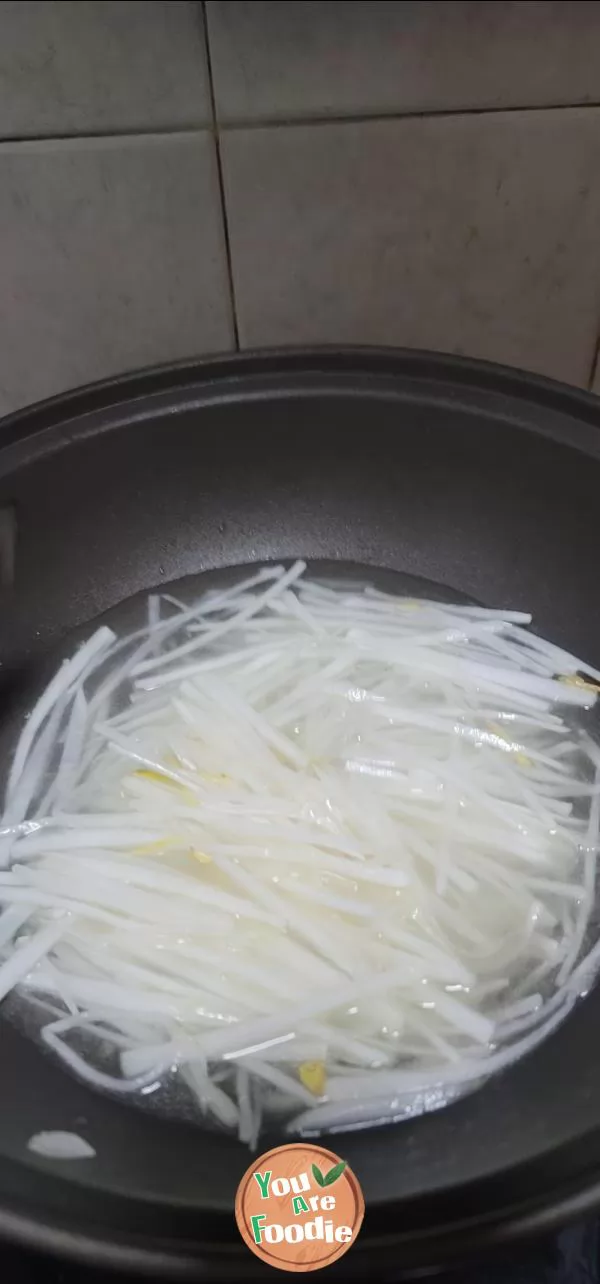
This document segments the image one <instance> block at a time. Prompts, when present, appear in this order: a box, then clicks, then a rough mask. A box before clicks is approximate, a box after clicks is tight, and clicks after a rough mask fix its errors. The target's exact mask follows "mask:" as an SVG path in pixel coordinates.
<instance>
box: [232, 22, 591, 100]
mask: <svg viewBox="0 0 600 1284" xmlns="http://www.w3.org/2000/svg"><path fill="white" fill-rule="evenodd" d="M207 8H208V21H209V35H210V45H211V61H212V66H213V74H214V78H215V91H216V99H217V106H218V110H219V114H220V117H221V119H222V120H224V121H234V122H237V123H244V122H247V121H248V122H249V121H257V120H261V121H268V120H282V119H289V118H296V117H311V116H344V115H351V116H357V115H363V114H385V113H390V112H392V113H393V112H421V111H433V110H435V111H448V110H452V111H455V110H457V109H462V108H486V107H495V108H502V107H527V106H534V107H535V106H552V105H557V104H560V103H585V102H599V101H600V5H598V4H590V3H589V0H558V2H556V0H555V2H553V0H539V3H528V2H526V3H524V2H523V0H514V2H512V3H511V2H506V0H502V3H500V2H499V0H494V3H493V4H491V3H489V4H483V3H482V2H481V0H471V2H470V3H464V2H461V3H457V2H456V0H428V2H427V3H422V0H421V2H419V0H286V3H285V4H283V3H281V0H209V3H208V6H207Z"/></svg>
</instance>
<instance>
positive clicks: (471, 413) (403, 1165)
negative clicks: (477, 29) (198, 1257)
mask: <svg viewBox="0 0 600 1284" xmlns="http://www.w3.org/2000/svg"><path fill="white" fill-rule="evenodd" d="M384 374H385V377H383V375H384ZM173 379H174V384H175V386H177V376H176V375H174V376H173ZM513 392H514V390H511V389H510V388H509V389H508V391H507V394H506V395H505V396H504V397H500V396H494V395H492V394H490V392H489V391H487V390H485V389H483V390H481V393H480V394H479V393H478V391H477V388H475V389H474V388H473V387H472V386H471V387H469V388H468V389H466V390H465V391H464V392H463V390H462V389H461V385H460V381H458V383H457V384H456V385H455V386H453V387H452V389H451V390H450V392H449V390H448V385H447V382H446V381H445V379H442V378H440V379H439V380H438V381H437V382H436V380H435V379H429V380H428V381H424V380H419V379H414V378H412V377H411V376H410V375H406V376H404V375H403V374H402V370H399V372H397V376H396V377H395V378H393V379H391V378H389V372H388V371H387V370H385V371H380V370H378V369H375V370H374V371H373V370H366V371H365V372H364V377H363V378H362V380H361V379H359V378H357V376H356V371H355V370H353V368H352V365H351V364H350V366H349V368H348V371H347V377H346V379H345V380H344V378H342V377H341V376H340V374H339V371H338V370H336V371H335V373H334V374H332V375H331V377H329V376H328V375H327V371H326V369H325V370H324V369H323V368H322V365H321V366H320V367H319V369H318V370H316V371H315V372H314V373H311V371H310V369H309V370H307V371H305V372H304V373H303V374H302V375H300V374H299V373H298V372H297V371H295V370H294V369H291V370H289V371H288V372H287V375H286V377H285V378H284V379H283V380H282V381H281V382H280V384H279V385H277V384H273V383H272V382H269V380H266V381H265V380H262V379H258V380H257V379H256V378H255V377H254V376H253V375H252V373H246V374H244V372H243V371H242V374H241V376H238V377H237V378H235V379H233V380H229V381H228V380H224V382H223V383H222V384H221V385H219V384H217V385H214V384H212V383H210V381H209V382H208V384H207V385H206V386H205V385H204V384H203V382H202V380H200V382H199V385H198V386H193V387H192V388H191V389H187V390H184V391H183V392H180V393H179V394H177V395H176V396H175V395H174V399H173V400H172V401H171V402H169V399H168V397H167V398H166V401H167V404H165V405H164V407H163V408H161V406H162V403H163V402H164V401H165V394H164V392H161V393H160V395H159V394H158V393H157V394H156V395H151V396H149V397H148V398H147V400H146V401H142V402H140V401H139V400H131V402H130V404H125V405H121V407H120V408H116V409H114V410H101V411H99V412H97V413H96V414H92V413H90V406H89V405H88V408H87V412H85V413H84V411H85V407H86V405H87V403H86V402H85V400H84V401H83V402H82V404H81V407H78V406H77V403H75V410H81V413H75V414H73V411H71V415H72V418H71V420H70V422H69V425H68V432H66V433H65V432H64V431H63V429H62V427H61V426H60V425H58V426H55V427H49V428H48V429H47V431H46V432H45V433H42V434H41V435H36V436H31V437H27V436H25V437H24V438H23V440H22V442H21V443H20V445H17V446H16V447H11V448H10V449H8V448H7V449H5V450H4V451H2V450H1V449H0V470H2V469H3V470H4V471H3V472H2V473H1V475H0V507H4V508H6V509H7V510H10V511H11V512H12V513H14V515H15V526H16V561H15V568H16V573H15V578H14V583H13V584H12V585H10V586H7V587H5V588H4V590H3V592H2V598H3V600H2V603H1V607H2V609H1V620H0V648H1V654H2V657H3V659H4V665H3V669H2V674H3V678H2V681H3V684H4V685H3V687H1V688H0V692H1V697H2V700H3V706H4V718H5V725H6V726H8V725H9V724H8V718H9V713H10V708H11V701H15V700H16V704H14V705H13V708H17V707H19V705H20V704H21V702H22V701H23V699H26V698H27V692H30V691H31V690H32V682H33V681H34V677H36V678H37V675H38V673H39V672H40V670H39V664H40V662H41V661H43V659H44V656H47V654H48V651H49V650H51V649H52V648H53V647H55V646H59V644H60V642H61V640H62V639H64V636H65V634H66V633H68V632H69V631H71V630H73V629H77V627H78V626H81V625H86V624H87V623H88V622H89V621H91V620H93V619H95V618H96V617H97V616H98V615H99V614H101V613H102V612H104V611H106V610H108V609H109V608H111V607H113V606H115V605H116V604H117V603H119V602H123V601H125V600H126V599H129V598H130V597H131V596H132V595H134V594H137V593H139V592H142V591H144V590H147V589H150V588H152V587H154V586H157V585H164V584H167V583H169V582H170V581H173V580H177V579H179V578H181V577H182V576H187V575H192V574H196V573H197V572H199V571H202V570H206V569H210V568H223V567H226V566H237V565H239V564H247V563H249V562H257V561H258V562H264V561H270V560H273V559H277V560H280V559H283V558H294V557H296V556H302V557H305V558H307V559H309V560H310V561H311V562H323V561H324V562H326V563H340V562H342V563H353V564H358V565H359V567H360V568H365V567H366V568H379V569H380V570H382V569H383V570H387V571H395V572H400V573H402V575H408V576H410V577H417V579H419V580H424V581H429V582H431V581H433V585H434V586H435V587H433V588H431V590H430V592H431V595H432V596H441V594H442V592H443V591H447V593H448V595H449V596H450V598H451V599H456V598H459V599H460V598H461V597H463V596H466V597H468V598H474V599H477V600H478V601H480V602H482V603H483V604H485V605H489V606H506V607H514V608H523V609H528V610H531V611H532V612H533V615H534V620H535V625H536V627H537V629H538V630H539V632H540V633H541V634H543V635H545V636H547V637H548V638H550V639H552V640H553V641H556V642H557V643H559V644H561V645H563V646H566V647H567V648H568V649H569V650H571V651H572V652H573V653H575V654H578V655H581V656H582V657H584V658H586V659H587V660H588V661H589V662H590V663H592V664H594V665H599V664H600V593H599V592H598V591H597V589H596V585H595V572H596V568H597V566H598V564H599V554H600V522H599V521H598V516H597V510H598V494H599V493H600V456H599V454H598V453H596V454H594V453H593V452H592V453H588V452H586V450H585V449H583V448H582V441H581V439H580V437H578V432H579V427H578V421H577V417H576V416H575V417H570V416H569V414H568V413H567V412H566V410H565V408H564V405H563V404H562V402H561V404H560V407H559V410H558V411H556V410H552V411H551V410H549V409H546V410H543V411H541V410H540V409H539V407H536V406H534V405H530V404H529V402H528V401H527V399H526V398H520V397H519V396H518V395H514V396H513ZM89 395H90V396H91V395H92V394H89ZM511 396H512V401H511ZM125 400H127V398H125ZM54 417H56V416H54ZM546 420H551V422H552V425H553V431H554V436H553V437H550V436H544V435H542V433H543V429H544V425H545V421H546ZM24 426H25V427H26V423H25V424H24ZM540 430H541V431H540ZM560 437H562V438H563V440H558V438H560ZM327 569H328V570H330V569H331V567H328V568H327ZM361 573H364V574H368V575H371V576H372V577H373V578H375V580H376V582H377V583H378V584H379V586H380V587H386V588H387V587H391V588H398V589H399V591H410V592H413V591H414V578H411V581H410V588H409V589H408V590H406V587H405V586H406V583H407V582H406V581H404V580H401V579H398V580H397V579H396V577H395V576H394V577H393V581H392V580H390V579H389V578H388V577H387V576H384V578H383V580H382V578H381V576H380V575H374V573H373V572H371V571H369V570H367V571H364V572H361ZM439 586H441V587H439ZM5 741H6V737H5ZM5 747H6V745H5ZM599 993H600V992H599V991H596V992H592V993H591V994H590V996H589V997H588V998H587V999H585V1000H584V1001H582V1002H581V1003H580V1004H579V1006H578V1007H577V1009H576V1011H575V1012H574V1013H573V1015H572V1016H571V1017H570V1018H569V1019H568V1020H567V1021H566V1022H565V1024H564V1026H563V1027H562V1028H561V1029H560V1030H559V1031H558V1033H557V1034H555V1035H554V1036H552V1037H551V1039H550V1040H549V1041H548V1042H547V1043H545V1044H544V1045H543V1046H542V1047H541V1048H539V1049H538V1050H537V1051H536V1052H535V1053H533V1054H532V1055H531V1056H530V1057H528V1058H526V1059H525V1060H524V1061H523V1062H522V1063H520V1064H519V1065H517V1066H516V1067H515V1068H514V1069H511V1070H510V1071H509V1072H507V1073H506V1074H504V1075H502V1076H499V1077H498V1078H497V1079H495V1080H493V1081H492V1082H490V1083H489V1084H488V1085H487V1086H486V1087H484V1088H483V1089H481V1090H480V1091H479V1092H477V1093H475V1094H474V1095H472V1096H470V1097H467V1098H466V1099H465V1100H463V1101H461V1102H459V1103H458V1104H456V1105H454V1106H451V1107H448V1108H447V1109H445V1110H443V1111H441V1112H439V1113H437V1114H433V1115H429V1116H426V1117H424V1118H421V1119H418V1120H415V1121H413V1122H406V1123H403V1124H401V1125H399V1126H397V1127H395V1128H392V1129H382V1130H370V1131H367V1132H361V1133H351V1134H345V1135H344V1137H343V1139H342V1138H340V1139H339V1141H338V1142H337V1143H336V1142H335V1141H333V1144H334V1146H335V1145H336V1144H337V1148H338V1149H339V1150H340V1153H342V1154H343V1156H344V1158H346V1159H347V1160H348V1161H349V1163H350V1164H351V1166H352V1167H353V1168H354V1169H355V1171H356V1173H357V1175H358V1177H359V1179H360V1181H361V1183H362V1187H363V1191H364V1194H365V1200H366V1205H367V1210H368V1211H367V1222H366V1225H365V1231H364V1232H363V1237H361V1238H364V1240H365V1243H366V1239H367V1238H368V1236H369V1235H370V1234H373V1233H376V1232H377V1231H378V1230H382V1231H383V1230H385V1231H386V1232H387V1231H388V1230H389V1229H390V1226H389V1218H388V1219H387V1221H386V1218H385V1205H386V1204H387V1205H389V1202H390V1201H394V1200H409V1201H410V1204H411V1212H410V1226H411V1228H412V1230H413V1231H416V1230H417V1229H418V1228H419V1226H425V1225H427V1224H428V1223H430V1222H431V1220H432V1218H434V1217H437V1218H438V1220H439V1217H440V1216H443V1217H444V1218H446V1220H447V1219H448V1218H451V1217H452V1216H453V1213H454V1212H458V1213H460V1212H461V1208H462V1214H461V1215H464V1214H465V1202H464V1201H465V1197H466V1196H465V1190H464V1187H465V1184H467V1185H469V1186H470V1194H469V1201H470V1202H469V1205H468V1207H469V1211H471V1210H476V1209H477V1208H478V1206H479V1204H481V1205H482V1208H485V1207H487V1206H488V1205H489V1204H490V1201H491V1203H492V1204H494V1203H495V1204H496V1205H497V1204H498V1202H499V1201H500V1202H503V1203H504V1204H507V1203H512V1202H514V1200H516V1199H517V1198H519V1197H520V1194H521V1193H523V1192H525V1191H528V1190H530V1191H533V1190H535V1191H536V1192H539V1193H540V1194H542V1193H543V1191H544V1190H547V1189H551V1188H552V1186H553V1184H556V1182H557V1181H558V1180H560V1182H564V1181H565V1180H567V1179H568V1178H569V1175H570V1174H575V1173H576V1172H579V1171H580V1170H581V1167H582V1154H585V1160H586V1163H587V1164H588V1165H591V1164H592V1163H593V1162H594V1160H595V1159H596V1158H597V1157H598V1156H600V1093H598V1091H597V1084H598V1075H599V1071H600V1033H599V1032H600V998H599ZM2 1038H3V1056H2V1058H0V1202H2V1201H6V1200H8V1201H9V1202H11V1203H13V1204H15V1205H16V1206H19V1207H21V1206H23V1204H26V1205H27V1207H28V1208H29V1209H31V1210H35V1209H37V1210H38V1212H39V1215H40V1216H44V1217H46V1218H48V1219H51V1220H54V1221H56V1222H58V1223H63V1222H64V1223H65V1224H66V1223H68V1222H70V1221H72V1219H73V1217H76V1218H77V1219H79V1220H80V1222H81V1224H82V1225H86V1226H93V1225H94V1224H95V1223H97V1222H98V1220H99V1219H100V1220H101V1221H102V1224H103V1226H104V1227H106V1226H108V1227H110V1231H111V1233H114V1234H115V1235H116V1234H117V1233H119V1229H121V1230H123V1231H125V1230H127V1231H129V1232H132V1231H136V1232H139V1233H141V1234H144V1235H152V1236H155V1237H156V1236H161V1237H166V1236H168V1237H170V1238H173V1237H175V1236H179V1237H182V1239H186V1240H188V1239H189V1240H192V1241H195V1242H198V1241H202V1240H204V1241H206V1240H211V1241H221V1240H228V1239H230V1238H231V1239H232V1240H234V1238H235V1232H234V1230H233V1225H232V1218H231V1209H232V1206H233V1200H234V1195H235V1189H236V1186H237V1183H238V1181H239V1178H240V1176H241V1174H242V1173H243V1171H244V1170H245V1168H246V1167H247V1164H248V1152H247V1151H246V1150H245V1149H244V1148H243V1147H242V1146H240V1145H239V1144H238V1143H237V1142H235V1141H233V1140H232V1139H230V1138H227V1137H225V1136H220V1135H217V1134H215V1133H210V1132H203V1131H200V1130H198V1129H195V1128H193V1127H186V1126H185V1125H183V1124H177V1123H169V1122H167V1121H165V1120H163V1119H157V1118H152V1117H150V1116H148V1115H146V1114H143V1113H141V1112H139V1111H138V1110H135V1109H131V1108H130V1107H127V1106H124V1105H121V1104H119V1103H115V1102H114V1101H109V1100H107V1099H106V1098H103V1097H101V1096H98V1095H96V1094H95V1093H93V1092H92V1091H91V1090H89V1089H87V1088H85V1087H84V1086H83V1085H81V1084H79V1083H77V1082H75V1081H74V1080H73V1079H72V1078H70V1077H67V1076H66V1075H65V1074H64V1072H62V1071H61V1070H60V1069H59V1068H58V1067H56V1066H55V1065H53V1064H51V1063H50V1062H49V1061H48V1060H47V1059H46V1058H45V1057H44V1055H43V1053H42V1052H41V1051H40V1050H39V1049H38V1048H37V1047H36V1046H34V1045H33V1044H32V1043H31V1042H29V1041H28V1040H27V1039H25V1038H23V1036H22V1035H20V1034H19V1033H18V1032H17V1031H15V1030H14V1029H12V1028H10V1027H9V1026H7V1025H6V1023H3V1029H2ZM83 1120H85V1125H83V1123H82V1121H83ZM47 1128H64V1129H68V1130H73V1131H75V1132H77V1131H78V1129H79V1128H82V1129H83V1131H84V1132H85V1135H86V1136H87V1137H88V1138H89V1139H90V1140H91V1141H92V1144H93V1145H94V1146H95V1148H96V1152H97V1155H96V1158H95V1159H94V1160H93V1161H92V1162H88V1163H85V1164H84V1163H81V1164H77V1165H74V1166H72V1167H69V1168H68V1172H67V1170H66V1166H65V1165H63V1166H62V1167H61V1165H60V1163H58V1162H56V1161H54V1162H53V1161H49V1160H48V1161H40V1160H36V1159H35V1158H34V1157H33V1156H32V1155H31V1154H30V1153H29V1152H28V1151H27V1149H26V1143H27V1140H28V1138H29V1137H30V1136H31V1135H32V1134H33V1133H35V1132H38V1131H41V1130H43V1129H47ZM272 1140H273V1139H272V1138H268V1137H267V1138H265V1139H264V1147H263V1149H264V1148H268V1145H269V1144H270V1142H271V1141H272ZM509 1169H511V1170H513V1171H512V1172H511V1173H510V1176H509V1175H508V1170H509ZM483 1179H485V1180H483ZM99 1190H101V1191H102V1192H104V1198H103V1200H102V1203H101V1209H100V1206H99V1204H98V1201H97V1199H95V1198H94V1194H95V1192H98V1191H99ZM123 1196H126V1199H125V1200H124V1199H123V1198H122V1197H123ZM486 1201H487V1204H486ZM219 1213H221V1214H222V1216H219V1215H218V1214H219ZM352 1256H353V1255H352ZM358 1256H359V1254H357V1258H358Z"/></svg>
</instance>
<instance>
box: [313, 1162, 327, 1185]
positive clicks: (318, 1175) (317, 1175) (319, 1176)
mask: <svg viewBox="0 0 600 1284" xmlns="http://www.w3.org/2000/svg"><path fill="white" fill-rule="evenodd" d="M312 1173H313V1177H314V1179H315V1181H316V1183H317V1186H326V1185H327V1183H326V1181H325V1178H324V1176H323V1173H322V1172H321V1169H320V1168H317V1165H316V1164H313V1166H312Z"/></svg>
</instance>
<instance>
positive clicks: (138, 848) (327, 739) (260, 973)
mask: <svg viewBox="0 0 600 1284" xmlns="http://www.w3.org/2000/svg"><path fill="white" fill-rule="evenodd" d="M304 571H305V566H304V563H302V562H296V563H295V564H294V565H293V566H292V567H291V568H284V567H282V566H277V567H274V566H271V567H266V568H264V569H260V570H258V571H256V572H254V573H253V574H251V575H249V576H248V577H247V578H246V579H245V580H243V581H241V582H238V583H237V584H235V585H234V586H233V587H229V588H227V589H215V588H212V589H210V590H209V591H207V592H205V593H204V594H203V595H202V596H200V597H199V599H198V600H197V601H195V602H194V603H193V604H192V605H191V606H189V605H187V604H184V603H181V602H179V601H178V600H177V599H176V598H173V597H171V596H170V595H169V594H164V595H154V596H152V597H150V598H149V601H148V621H147V625H145V626H144V627H143V628H141V629H139V630H138V631H137V632H136V633H134V634H130V635H129V636H128V637H124V638H120V639H118V638H117V637H116V636H115V635H114V633H113V632H112V631H111V630H110V629H109V628H107V627H106V626H103V627H101V628H99V629H98V630H97V632H96V633H94V635H93V636H92V637H91V638H90V639H89V640H88V641H87V642H86V643H84V644H83V645H82V646H80V648H79V650H77V651H76V653H75V654H74V655H73V656H72V657H71V658H70V659H68V660H66V661H65V662H64V663H63V664H62V666H61V668H60V669H59V671H58V672H57V674H56V676H55V677H54V679H53V680H52V682H51V683H50V685H49V686H48V687H47V689H46V690H45V692H44V693H43V694H42V696H41V697H40V699H39V701H38V703H37V704H36V705H35V707H34V708H33V710H32V711H31V713H30V715H29V717H28V718H27V720H26V722H25V724H24V728H23V730H22V733H21V736H20V740H19V742H18V745H17V747H16V751H15V753H14V758H13V761H12V767H11V770H10V774H9V779H8V784H7V791H6V805H5V812H4V819H3V823H2V830H1V833H0V864H1V872H0V904H1V905H2V907H3V908H2V914H1V916H0V998H4V997H5V996H6V995H7V994H8V993H9V992H10V991H12V990H13V989H15V987H18V995H19V1001H20V1002H21V1003H26V1004H28V1005H32V1004H33V1005H37V1009H38V1010H39V1011H40V1012H41V1014H42V1019H41V1037H42V1038H43V1040H44V1043H45V1044H46V1045H47V1046H48V1047H49V1048H50V1049H51V1050H52V1051H53V1053H54V1054H55V1055H56V1056H58V1057H59V1058H60V1059H61V1061H62V1062H63V1063H64V1064H65V1065H66V1066H68V1067H69V1068H70V1069H71V1070H73V1071H74V1072H75V1073H76V1074H78V1075H79V1076H81V1077H82V1078H84V1079H85V1080H86V1081H87V1082H88V1083H90V1084H92V1085H93V1086H95V1087H97V1088H99V1089H101V1090H108V1091H111V1092H115V1093H119V1094H121V1095H124V1094H131V1096H132V1098H134V1097H135V1095H136V1094H142V1095H143V1094H146V1095H147V1096H148V1095H152V1094H153V1093H156V1092H159V1091H160V1090H161V1089H162V1086H163V1085H164V1083H165V1081H166V1080H168V1081H169V1082H171V1083H173V1082H176V1083H177V1084H178V1086H179V1087H178V1090H179V1091H181V1092H183V1093H184V1094H187V1097H186V1099H188V1100H189V1101H190V1102H192V1103H193V1107H194V1109H195V1110H196V1112H198V1111H199V1112H201V1114H202V1117H203V1118H205V1119H207V1120H210V1121H212V1122H213V1123H218V1124H220V1125H223V1126H225V1127H226V1128H227V1129H231V1130H235V1131H237V1133H238V1134H239V1136H240V1138H241V1139H242V1140H244V1141H247V1142H249V1143H250V1144H251V1145H254V1144H255V1142H256V1138H257V1135H258V1132H259V1129H260V1128H261V1125H262V1124H263V1122H264V1123H266V1124H267V1125H270V1124H273V1122H274V1121H276V1122H277V1121H278V1126H285V1127H287V1128H288V1129H290V1130H292V1131H294V1132H298V1133H301V1134H305V1135H311V1134H317V1133H319V1132H321V1131H327V1130H336V1129H342V1128H347V1127H358V1126H362V1125H364V1124H367V1123H375V1122H381V1121H390V1120H395V1119H400V1118H403V1117H406V1116H407V1115H414V1114H415V1113H418V1112H420V1111H423V1110H427V1109H432V1108H435V1107H437V1106H440V1105H443V1104H445V1103H446V1102H448V1101H450V1100H452V1099H453V1098H454V1097H456V1096H458V1095H460V1094H461V1093H462V1092H464V1091H466V1090H469V1089H471V1088H473V1087H475V1086H477V1085H478V1084H479V1083H481V1082H482V1081H483V1080H484V1079H485V1078H486V1076H488V1075H489V1074H491V1073H492V1072H493V1071H495V1070H499V1069H501V1068H503V1067H505V1066H508V1065H509V1064H510V1063H511V1062H513V1061H515V1060H516V1059H517V1058H518V1057H520V1056H521V1055H522V1054H523V1053H525V1052H527V1051H528V1050H530V1049H531V1048H533V1047H535V1046H536V1045H537V1044H538V1043H539V1042H540V1040H541V1039H543V1038H544V1037H545V1035H547V1034H548V1033H550V1031H552V1030H553V1029H554V1028H555V1027H556V1026H557V1025H558V1023H559V1022H560V1021H561V1020H562V1019H563V1018H564V1017H565V1015H566V1014H567V1013H568V1011H569V1010H570V1008H571V1007H572V1006H573V1004H574V1003H575V1001H576V1000H577V997H578V995H579V994H581V993H582V992H583V991H585V989H586V988H587V987H588V986H589V984H590V983H591V981H592V980H593V978H594V975H595V969H596V966H597V962H598V961H600V945H597V944H596V945H595V944H594V943H593V940H592V941H591V942H590V934H591V935H592V937H593V932H591V926H590V925H591V922H592V912H593V909H594V901H595V882H596V861H597V855H598V830H599V816H600V751H599V749H598V746H597V744H596V742H595V740H594V739H593V737H592V736H591V735H590V734H589V731H588V730H587V729H586V719H587V720H588V722H589V719H590V714H589V713H588V712H586V711H588V710H589V709H590V708H591V706H592V705H593V704H594V702H595V700H596V693H597V690H598V689H599V688H598V682H599V679H600V673H599V672H597V671H596V670H594V669H591V668H589V667H588V666H586V665H585V664H582V663H580V661H578V660H576V659H574V658H573V657H571V656H569V655H567V654H566V653H565V652H564V651H561V650H560V649H559V648H558V647H556V646H554V645H552V644H550V643H548V642H545V641H543V640H542V639H541V638H539V637H537V636H536V635H535V634H534V633H532V632H531V631H530V630H529V629H528V628H527V625H528V624H529V623H530V617H529V616H528V615H525V614H523V613H521V612H511V611H493V610H485V609H483V608H479V607H473V606H454V605H446V604H442V603H436V602H431V601H421V600H409V599H407V598H398V597H394V596H391V595H387V594H383V593H381V592H379V591H377V590H375V589H374V588H371V587H368V586H367V587H365V586H361V587H352V586H351V585H350V586H344V585H343V584H340V585H332V586H329V585H327V584H326V583H321V582H319V581H313V580H310V579H307V578H304Z"/></svg>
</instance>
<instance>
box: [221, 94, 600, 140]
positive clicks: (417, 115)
mask: <svg viewBox="0 0 600 1284" xmlns="http://www.w3.org/2000/svg"><path fill="white" fill-rule="evenodd" d="M599 108H600V100H599V101H598V102H581V103H578V102H574V103H571V102H569V103H540V104H536V105H532V104H528V105H525V106H520V107H512V106H511V107H429V108H427V107H424V108H422V109H421V110H415V109H413V110H408V111H394V110H392V109H390V110H389V111H369V110H365V111H363V112H343V113H342V112H339V111H333V112H331V113H329V114H325V115H324V114H322V113H319V112H315V113H314V115H310V114H306V115H297V116H280V117H277V116H257V117H255V118H253V119H247V120H244V119H243V118H242V117H241V116H240V117H236V116H231V117H230V119H229V120H223V121H222V122H221V125H220V130H221V132H222V133H228V132H229V131H230V130H231V131H234V130H243V129H247V130H252V129H291V128H294V127H297V126H302V125H306V126H308V125H320V126H323V125H363V124H364V125H368V124H383V123H384V122H385V121H388V120H389V121H402V120H411V121H412V120H440V119H441V120H452V119H453V118H454V117H457V116H514V115H517V114H520V115H525V116H528V115H533V114H535V113H536V112H538V113H540V114H542V113H543V114H545V113H547V112H565V111H568V112H575V111H590V112H592V111H598V109H599Z"/></svg>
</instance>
